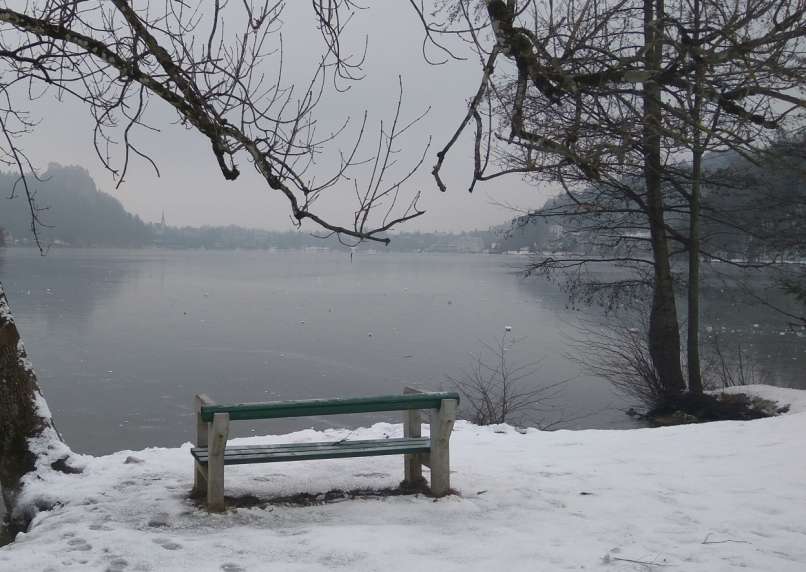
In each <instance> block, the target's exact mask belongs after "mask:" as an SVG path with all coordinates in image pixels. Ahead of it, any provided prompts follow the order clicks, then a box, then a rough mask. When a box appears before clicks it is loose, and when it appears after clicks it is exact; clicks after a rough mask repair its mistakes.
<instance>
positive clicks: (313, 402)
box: [201, 392, 459, 423]
mask: <svg viewBox="0 0 806 572" xmlns="http://www.w3.org/2000/svg"><path fill="white" fill-rule="evenodd" d="M443 399H455V400H456V401H457V402H458V401H459V394H458V393H453V392H439V393H436V392H434V393H412V394H407V395H380V396H378V397H350V398H343V399H303V400H299V401H272V402H268V403H241V404H236V405H207V406H204V407H202V408H201V417H202V420H204V421H207V422H208V423H209V422H211V421H212V420H213V415H215V414H216V413H229V418H230V419H231V420H233V421H238V420H247V419H278V418H281V417H308V416H312V415H339V414H342V413H371V412H374V411H404V410H407V409H439V407H440V404H441V403H442V400H443Z"/></svg>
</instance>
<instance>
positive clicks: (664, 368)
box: [643, 0, 685, 397]
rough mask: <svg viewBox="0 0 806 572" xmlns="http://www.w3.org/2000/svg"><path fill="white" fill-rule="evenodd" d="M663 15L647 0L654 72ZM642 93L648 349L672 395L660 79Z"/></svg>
mask: <svg viewBox="0 0 806 572" xmlns="http://www.w3.org/2000/svg"><path fill="white" fill-rule="evenodd" d="M655 2H657V5H656V4H655ZM662 15H663V0H644V41H645V46H646V50H645V65H646V69H647V70H648V71H651V72H656V71H659V70H660V66H661V57H662V52H661V50H662V46H661V41H660V37H661V36H660V34H659V30H658V26H660V21H659V19H660V18H661V17H662ZM643 94H644V130H643V144H644V174H645V178H646V191H647V218H648V219H649V231H650V237H651V241H652V254H653V258H654V273H655V284H654V290H653V296H652V311H651V313H650V316H649V353H650V356H651V357H652V363H653V364H654V366H655V369H656V370H657V372H658V377H659V379H660V382H661V384H662V386H663V391H664V393H665V394H666V396H667V397H673V396H675V395H678V394H680V393H682V392H683V391H684V390H685V381H684V380H683V371H682V369H681V366H680V330H679V323H678V320H677V305H676V303H675V298H674V281H673V279H672V270H671V265H670V263H669V244H668V238H667V236H666V224H665V221H664V216H663V180H662V168H663V166H662V162H661V129H660V127H661V121H662V116H661V113H662V112H661V105H660V103H661V101H660V98H661V89H660V85H659V84H658V83H657V82H656V81H654V80H652V79H650V80H648V81H646V82H644V86H643Z"/></svg>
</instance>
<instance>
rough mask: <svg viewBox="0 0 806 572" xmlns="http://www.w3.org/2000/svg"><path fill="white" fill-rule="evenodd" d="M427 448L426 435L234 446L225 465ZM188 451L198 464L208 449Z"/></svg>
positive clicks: (410, 451) (423, 449)
mask: <svg viewBox="0 0 806 572" xmlns="http://www.w3.org/2000/svg"><path fill="white" fill-rule="evenodd" d="M430 450H431V441H430V439H428V438H410V439H375V440H364V441H343V442H330V443H295V444H291V445H252V446H235V447H227V448H226V449H225V451H224V464H225V465H241V464H249V463H277V462H284V461H307V460H313V459H338V458H343V457H371V456H380V455H399V454H401V453H427V452H428V451H430ZM191 453H192V454H193V457H194V458H195V459H196V460H197V461H198V462H199V463H201V464H202V465H204V464H207V458H208V456H207V455H208V451H207V448H204V447H196V448H193V449H191Z"/></svg>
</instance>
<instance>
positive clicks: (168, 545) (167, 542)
mask: <svg viewBox="0 0 806 572" xmlns="http://www.w3.org/2000/svg"><path fill="white" fill-rule="evenodd" d="M154 544H158V545H159V546H162V547H163V548H164V549H165V550H179V549H180V548H182V545H181V544H177V543H176V542H173V541H172V540H171V539H170V538H155V539H154Z"/></svg>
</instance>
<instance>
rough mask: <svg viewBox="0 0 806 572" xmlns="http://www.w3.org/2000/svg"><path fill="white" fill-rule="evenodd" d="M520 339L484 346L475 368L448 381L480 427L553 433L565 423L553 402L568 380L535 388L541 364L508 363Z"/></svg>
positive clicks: (508, 338)
mask: <svg viewBox="0 0 806 572" xmlns="http://www.w3.org/2000/svg"><path fill="white" fill-rule="evenodd" d="M518 341H519V340H518V339H513V338H512V336H511V335H509V334H507V333H505V334H504V335H503V336H502V337H501V339H500V340H498V341H497V342H496V343H495V345H492V344H489V343H486V342H485V343H482V350H481V351H480V352H479V353H477V354H475V355H473V362H472V365H471V367H470V368H469V369H468V370H467V371H465V372H464V373H463V374H462V376H461V377H458V378H454V377H450V376H448V381H449V382H450V383H452V384H453V385H455V386H456V387H457V389H458V390H459V391H460V392H461V393H462V402H463V404H464V405H463V406H462V408H463V409H464V410H466V411H467V415H468V416H469V419H470V421H472V422H473V423H475V424H477V425H491V424H496V423H515V424H518V425H533V426H536V427H538V428H540V429H550V428H552V427H554V426H555V425H557V424H558V423H561V422H563V421H565V420H564V419H561V418H560V419H558V418H557V415H556V414H557V411H556V407H554V406H553V403H552V401H553V399H554V398H555V397H557V395H558V391H559V390H560V388H561V387H562V386H563V385H564V384H566V383H568V380H567V379H566V380H560V381H555V382H551V383H548V384H537V385H536V384H535V378H536V377H537V376H536V374H537V372H538V370H539V365H540V362H539V361H533V362H529V363H525V364H520V365H513V364H512V363H511V361H510V360H509V359H508V356H507V354H508V352H510V351H511V350H512V348H513V346H514V345H515V344H517V343H518Z"/></svg>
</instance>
